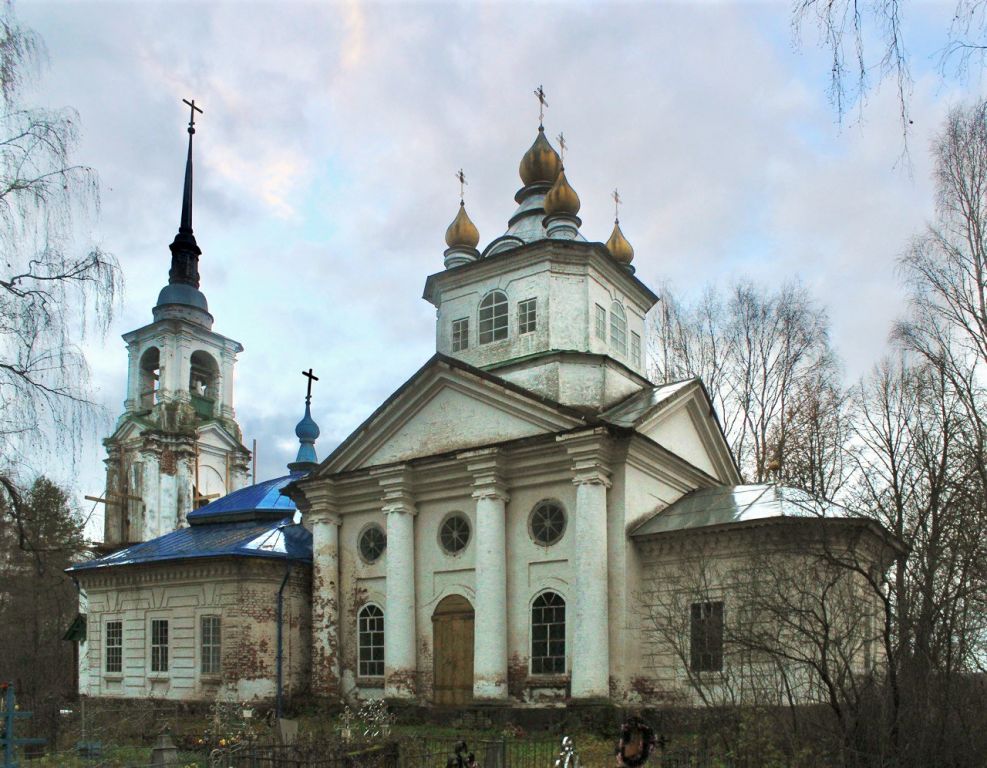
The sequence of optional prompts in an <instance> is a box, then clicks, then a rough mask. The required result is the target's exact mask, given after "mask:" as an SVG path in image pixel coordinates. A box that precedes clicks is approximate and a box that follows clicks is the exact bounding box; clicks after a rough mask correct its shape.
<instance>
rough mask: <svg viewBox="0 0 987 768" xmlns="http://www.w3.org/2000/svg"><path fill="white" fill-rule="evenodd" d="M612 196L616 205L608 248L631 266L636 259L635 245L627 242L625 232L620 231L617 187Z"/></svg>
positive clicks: (621, 261)
mask: <svg viewBox="0 0 987 768" xmlns="http://www.w3.org/2000/svg"><path fill="white" fill-rule="evenodd" d="M611 197H612V198H613V205H614V215H613V232H611V233H610V239H609V240H607V250H608V251H610V255H611V256H613V258H614V260H615V261H619V262H620V263H621V264H626V265H628V266H629V265H630V263H631V261H633V259H634V246H632V245H631V244H630V243H629V242H627V238H626V237H624V233H623V232H621V231H620V216H619V213H620V202H621V201H620V192H618V191H617V190H616V189H615V190H614V191H613V194H612V195H611Z"/></svg>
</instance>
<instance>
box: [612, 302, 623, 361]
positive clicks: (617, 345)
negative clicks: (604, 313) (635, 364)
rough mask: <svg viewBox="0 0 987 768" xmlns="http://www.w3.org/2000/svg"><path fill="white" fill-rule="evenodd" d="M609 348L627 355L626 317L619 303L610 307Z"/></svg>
mask: <svg viewBox="0 0 987 768" xmlns="http://www.w3.org/2000/svg"><path fill="white" fill-rule="evenodd" d="M610 348H611V349H613V351H614V352H618V353H620V354H621V355H626V354H627V315H625V314H624V308H623V307H622V306H621V305H620V302H619V301H615V302H614V303H613V304H611V305H610Z"/></svg>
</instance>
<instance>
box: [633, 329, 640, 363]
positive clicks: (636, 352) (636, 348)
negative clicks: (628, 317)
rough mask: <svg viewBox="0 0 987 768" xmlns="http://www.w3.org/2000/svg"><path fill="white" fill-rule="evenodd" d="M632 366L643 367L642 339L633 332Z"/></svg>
mask: <svg viewBox="0 0 987 768" xmlns="http://www.w3.org/2000/svg"><path fill="white" fill-rule="evenodd" d="M631 365H633V366H634V367H635V368H640V367H641V337H640V336H639V335H638V334H636V333H634V331H631Z"/></svg>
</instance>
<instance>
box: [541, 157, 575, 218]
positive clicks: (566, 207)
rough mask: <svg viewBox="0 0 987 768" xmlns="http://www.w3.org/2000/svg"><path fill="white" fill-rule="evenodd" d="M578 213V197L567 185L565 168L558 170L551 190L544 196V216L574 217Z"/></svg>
mask: <svg viewBox="0 0 987 768" xmlns="http://www.w3.org/2000/svg"><path fill="white" fill-rule="evenodd" d="M577 213H579V195H577V194H576V190H574V189H573V188H572V186H571V185H570V184H569V180H568V179H567V178H566V177H565V167H564V166H563V167H562V168H561V169H560V170H559V175H558V177H557V178H556V179H555V183H554V184H553V185H552V188H551V189H550V190H548V194H547V195H545V215H546V216H549V217H550V216H555V215H558V214H563V215H568V216H575V215H576V214H577Z"/></svg>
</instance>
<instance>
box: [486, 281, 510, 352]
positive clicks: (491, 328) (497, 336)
mask: <svg viewBox="0 0 987 768" xmlns="http://www.w3.org/2000/svg"><path fill="white" fill-rule="evenodd" d="M506 338H507V294H505V293H504V292H503V291H491V292H490V293H488V294H487V295H486V296H484V297H483V301H481V302H480V343H481V344H489V343H490V342H492V341H502V340H504V339H506Z"/></svg>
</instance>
